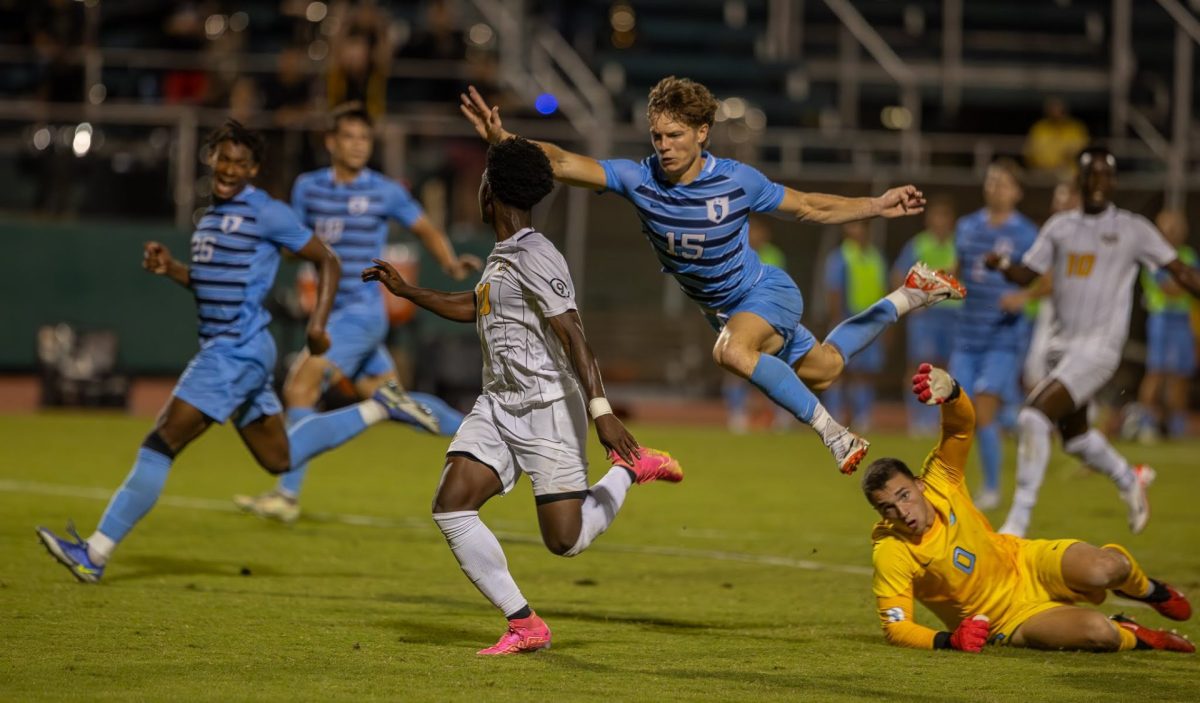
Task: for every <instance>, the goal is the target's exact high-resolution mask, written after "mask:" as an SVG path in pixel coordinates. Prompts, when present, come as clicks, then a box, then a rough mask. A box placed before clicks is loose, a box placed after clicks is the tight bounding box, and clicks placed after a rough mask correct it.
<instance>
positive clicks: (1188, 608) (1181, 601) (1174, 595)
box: [1116, 579, 1192, 621]
mask: <svg viewBox="0 0 1200 703" xmlns="http://www.w3.org/2000/svg"><path fill="white" fill-rule="evenodd" d="M1150 583H1152V584H1154V591H1153V592H1151V594H1150V595H1149V596H1146V597H1139V596H1132V595H1130V594H1128V593H1125V592H1124V591H1117V592H1116V593H1117V595H1118V596H1121V597H1122V598H1128V599H1130V600H1136V601H1141V602H1143V603H1145V604H1146V605H1148V606H1150V607H1151V608H1154V609H1155V610H1157V611H1158V614H1159V615H1161V616H1163V617H1164V618H1170V619H1172V620H1180V621H1182V620H1187V619H1188V618H1190V617H1192V604H1191V603H1189V602H1188V599H1187V596H1185V595H1183V591H1180V590H1179V589H1178V588H1175V587H1174V586H1172V585H1171V584H1169V583H1163V582H1162V581H1159V580H1157V579H1150ZM1151 599H1153V600H1151Z"/></svg>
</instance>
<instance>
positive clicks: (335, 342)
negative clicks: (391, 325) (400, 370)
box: [324, 305, 396, 380]
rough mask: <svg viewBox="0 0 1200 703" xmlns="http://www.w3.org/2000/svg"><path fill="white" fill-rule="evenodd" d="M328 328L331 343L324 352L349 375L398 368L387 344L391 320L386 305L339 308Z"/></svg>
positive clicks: (350, 376)
mask: <svg viewBox="0 0 1200 703" xmlns="http://www.w3.org/2000/svg"><path fill="white" fill-rule="evenodd" d="M327 330H328V332H329V342H330V347H329V351H327V352H325V355H324V356H325V358H326V359H328V360H329V361H331V362H333V365H334V366H336V367H337V368H338V371H341V372H342V374H343V375H345V376H346V377H347V378H350V379H351V380H353V379H357V378H359V377H361V376H381V375H383V374H386V373H391V372H392V371H395V370H396V367H395V365H394V364H393V363H392V355H391V354H389V353H388V350H387V347H386V346H384V344H383V341H384V339H386V338H387V333H388V320H387V313H386V312H385V311H384V309H383V306H382V305H380V306H379V307H378V309H367V310H355V309H353V308H350V309H346V310H338V311H335V312H333V313H332V314H330V316H329V324H328V325H327Z"/></svg>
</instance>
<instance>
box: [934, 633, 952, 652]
mask: <svg viewBox="0 0 1200 703" xmlns="http://www.w3.org/2000/svg"><path fill="white" fill-rule="evenodd" d="M953 634H954V633H953V632H945V631H943V632H939V633H937V634H935V635H934V636H933V648H934V649H954V647H952V646H951V645H950V637H951V635H953Z"/></svg>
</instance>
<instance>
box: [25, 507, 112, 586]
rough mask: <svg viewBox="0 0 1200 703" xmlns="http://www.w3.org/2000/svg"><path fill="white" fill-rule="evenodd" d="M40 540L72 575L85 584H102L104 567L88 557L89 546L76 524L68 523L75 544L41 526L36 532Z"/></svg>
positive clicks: (68, 530) (68, 529)
mask: <svg viewBox="0 0 1200 703" xmlns="http://www.w3.org/2000/svg"><path fill="white" fill-rule="evenodd" d="M34 531H35V532H37V536H38V539H40V540H42V546H44V547H45V548H46V551H47V552H50V556H52V557H54V558H55V559H57V560H58V563H60V564H62V565H63V566H65V567H67V570H68V571H70V572H71V575H72V576H74V577H75V578H77V579H79V580H80V581H82V582H83V583H100V577H101V576H103V575H104V567H103V566H96V565H95V564H93V563H92V560H91V558H89V557H88V545H87V542H85V541H83V538H82V537H80V536H79V533H78V532H76V531H75V523H73V522H68V523H67V532H69V533H70V534H71V536H72V537H74V538H75V541H74V542H69V541H67V540H65V539H62V538H61V537H59V536H58V535H56V534H54V533H53V532H51V531H50V530H47V529H46V528H44V527H41V526H39V527H38V528H37V529H36V530H34Z"/></svg>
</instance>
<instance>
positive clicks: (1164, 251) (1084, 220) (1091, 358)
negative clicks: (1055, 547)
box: [986, 147, 1200, 536]
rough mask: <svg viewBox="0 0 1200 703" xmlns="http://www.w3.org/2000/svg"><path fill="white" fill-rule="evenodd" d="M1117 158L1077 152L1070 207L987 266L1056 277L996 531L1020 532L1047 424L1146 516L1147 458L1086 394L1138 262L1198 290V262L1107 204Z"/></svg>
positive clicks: (1105, 356)
mask: <svg viewBox="0 0 1200 703" xmlns="http://www.w3.org/2000/svg"><path fill="white" fill-rule="evenodd" d="M1116 172H1117V160H1116V158H1114V157H1113V155H1112V153H1111V152H1109V151H1108V150H1107V149H1105V148H1103V147H1090V148H1088V149H1085V150H1084V151H1083V152H1082V153H1081V154H1080V155H1079V176H1078V178H1079V191H1080V194H1081V197H1082V204H1081V206H1080V207H1079V208H1078V209H1076V210H1068V211H1066V212H1060V213H1058V214H1057V215H1054V216H1053V217H1051V218H1050V219H1049V220H1047V221H1046V224H1045V225H1044V226H1043V227H1042V231H1041V232H1040V233H1039V234H1038V238H1037V242H1036V243H1035V244H1034V245H1033V247H1032V248H1031V249H1030V250H1029V251H1028V252H1027V253H1026V254H1025V256H1024V258H1023V259H1022V260H1021V262H1019V263H1018V262H1015V261H1013V260H1012V259H1011V257H1009V256H1007V255H1005V254H1003V253H1000V252H995V253H992V254H989V255H988V257H987V260H986V263H987V266H988V268H992V269H995V270H998V271H1001V272H1002V273H1004V275H1005V277H1006V278H1007V279H1008V280H1010V281H1012V282H1013V283H1017V284H1018V285H1022V286H1027V285H1029V284H1030V283H1032V282H1034V281H1035V280H1036V279H1037V278H1038V277H1039V276H1041V275H1043V274H1051V276H1052V277H1053V279H1054V284H1053V291H1052V292H1051V300H1052V301H1053V302H1054V332H1053V337H1052V338H1051V340H1050V344H1049V352H1048V363H1047V365H1048V366H1049V368H1050V372H1049V375H1047V376H1046V377H1045V378H1044V379H1043V380H1042V381H1041V383H1039V384H1038V385H1037V387H1036V388H1034V389H1033V391H1031V392H1030V394H1029V397H1028V399H1027V400H1026V406H1025V407H1024V408H1022V409H1021V412H1020V415H1019V416H1018V418H1017V423H1018V426H1019V435H1018V451H1017V457H1018V460H1017V489H1016V493H1015V494H1014V495H1013V504H1012V507H1011V508H1010V509H1009V513H1008V518H1007V519H1006V520H1005V521H1004V525H1003V526H1002V527H1001V528H1000V531H1001V532H1006V533H1009V534H1013V535H1017V536H1023V535H1024V534H1025V532H1026V530H1028V528H1029V518H1030V515H1031V514H1032V512H1033V506H1034V505H1035V504H1036V503H1037V494H1038V489H1039V488H1040V487H1041V485H1042V479H1043V478H1044V477H1045V474H1046V465H1047V464H1048V463H1049V461H1050V441H1051V433H1052V432H1053V431H1054V428H1055V427H1057V428H1058V430H1059V431H1060V432H1061V433H1062V438H1063V449H1065V450H1066V452H1067V453H1068V454H1071V455H1072V456H1075V457H1076V458H1078V459H1079V460H1080V461H1081V462H1082V463H1083V464H1085V465H1086V466H1088V467H1090V468H1092V469H1094V470H1096V471H1099V472H1101V473H1103V474H1105V475H1106V476H1108V477H1109V478H1110V479H1112V481H1113V483H1115V484H1116V486H1117V489H1118V490H1119V491H1120V495H1121V498H1122V500H1124V502H1125V504H1126V505H1127V506H1128V509H1129V529H1130V530H1131V531H1132V532H1133V533H1134V534H1137V533H1139V532H1141V531H1142V530H1143V529H1145V527H1146V523H1147V522H1148V521H1149V519H1150V505H1149V503H1148V502H1147V500H1146V486H1147V484H1149V482H1150V481H1152V480H1153V476H1154V473H1153V470H1152V469H1150V467H1148V466H1137V467H1131V466H1130V465H1129V462H1127V461H1126V460H1125V458H1124V457H1122V456H1121V455H1120V454H1118V453H1117V451H1116V450H1115V449H1113V447H1112V445H1110V444H1109V443H1108V440H1107V439H1106V438H1105V437H1104V435H1103V434H1101V433H1100V432H1098V431H1096V430H1094V429H1089V428H1088V417H1087V405H1088V401H1090V400H1091V399H1092V396H1093V395H1094V394H1095V393H1096V391H1098V390H1099V389H1100V388H1101V387H1102V386H1103V385H1104V384H1105V383H1107V382H1108V380H1109V379H1110V378H1111V377H1112V375H1113V373H1114V372H1115V371H1116V370H1117V365H1118V364H1119V363H1120V361H1121V348H1122V347H1123V346H1124V344H1125V338H1126V337H1127V336H1128V334H1129V313H1130V308H1131V306H1132V304H1133V280H1134V278H1135V277H1136V276H1137V273H1138V267H1139V265H1145V266H1147V267H1150V268H1152V269H1158V268H1162V269H1165V270H1166V271H1167V273H1169V274H1170V275H1171V278H1173V279H1175V281H1176V282H1177V283H1178V284H1179V285H1180V286H1181V287H1182V288H1184V289H1186V290H1187V291H1188V292H1189V293H1191V294H1192V295H1200V271H1197V270H1196V269H1193V268H1191V267H1189V266H1187V265H1186V264H1184V263H1183V262H1182V261H1180V260H1179V256H1178V254H1177V253H1176V251H1175V249H1174V248H1173V247H1172V246H1171V245H1170V244H1168V243H1167V241H1166V240H1165V239H1163V236H1162V234H1160V233H1159V232H1158V230H1156V229H1154V226H1153V225H1151V224H1150V222H1148V221H1147V220H1146V218H1144V217H1142V216H1140V215H1135V214H1133V213H1131V212H1129V211H1128V210H1122V209H1120V208H1118V207H1117V206H1116V205H1113V203H1112V192H1113V189H1114V188H1115V185H1116Z"/></svg>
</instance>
